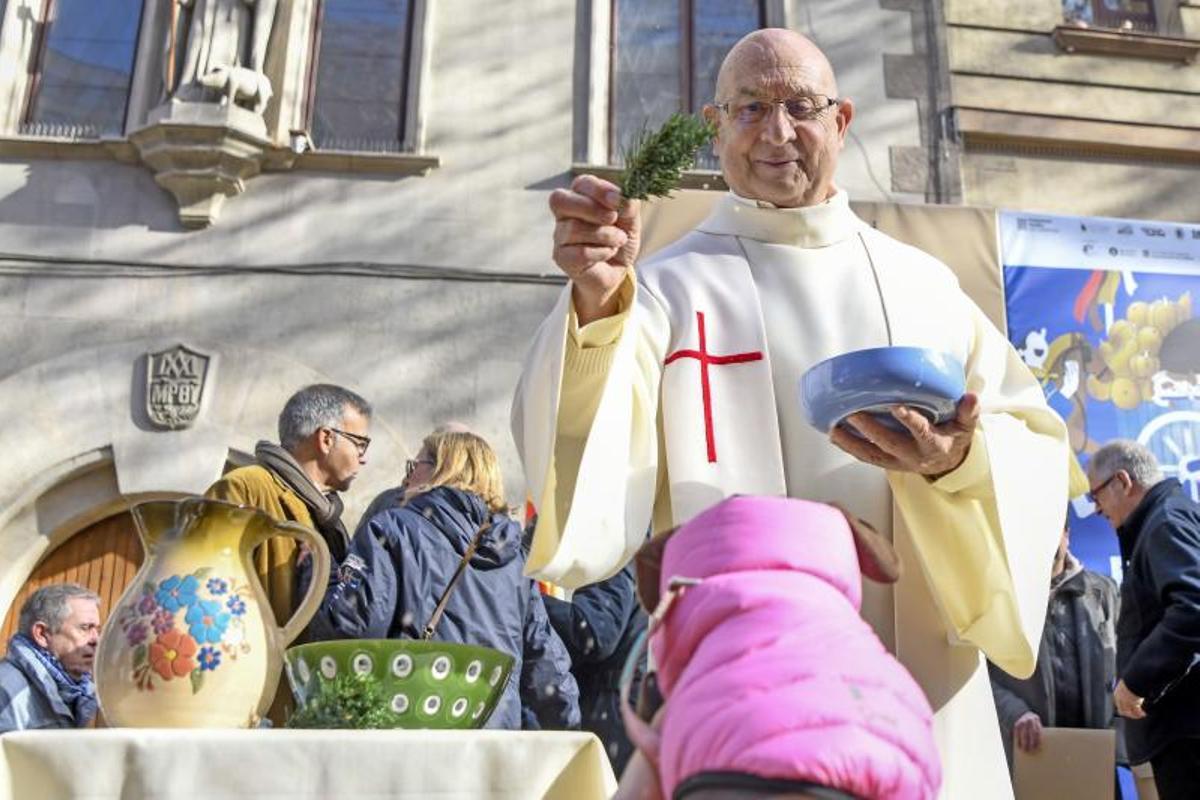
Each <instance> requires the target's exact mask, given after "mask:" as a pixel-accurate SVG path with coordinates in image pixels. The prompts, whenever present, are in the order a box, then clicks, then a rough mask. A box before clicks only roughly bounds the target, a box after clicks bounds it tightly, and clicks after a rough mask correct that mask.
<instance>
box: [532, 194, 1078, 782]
mask: <svg viewBox="0 0 1200 800" xmlns="http://www.w3.org/2000/svg"><path fill="white" fill-rule="evenodd" d="M625 299H626V300H627V302H628V310H627V311H626V312H624V313H623V314H621V315H619V316H618V317H616V318H613V319H611V320H606V321H603V322H602V323H594V324H593V325H592V326H588V328H586V329H584V330H583V331H575V330H573V328H572V325H573V320H572V319H571V317H572V315H571V313H570V293H569V290H568V291H566V292H564V294H563V295H562V297H560V300H559V303H558V305H557V307H556V309H555V311H554V312H553V313H552V314H551V316H550V317H549V318H548V319H547V320H546V322H545V323H544V324H543V326H542V328H541V329H540V330H539V333H538V335H537V337H536V338H535V341H534V343H533V347H532V349H531V352H530V355H529V359H528V361H527V363H526V368H525V372H524V374H523V376H522V381H521V384H520V386H519V387H518V392H517V398H516V402H515V405H514V409H513V423H514V434H515V437H516V441H517V445H518V447H519V448H520V450H521V453H522V458H523V460H524V463H525V467H526V475H527V479H528V481H529V486H530V491H531V493H532V496H533V497H534V499H535V501H540V502H539V510H540V512H541V513H540V517H539V522H538V528H537V531H536V534H535V538H534V545H533V552H532V553H531V557H530V560H529V564H530V569H531V571H533V572H534V573H535V574H537V575H539V576H541V577H545V578H547V579H549V580H553V581H557V582H560V583H563V584H565V585H568V586H578V585H582V584H584V583H588V582H591V581H594V580H598V579H600V578H602V577H604V576H606V575H608V574H611V573H612V572H614V571H615V570H617V569H618V568H619V567H620V566H621V565H622V564H623V563H624V562H625V560H627V559H628V558H629V557H630V556H631V555H632V552H633V551H634V550H636V548H637V546H638V545H639V544H640V541H641V538H642V535H643V534H644V532H645V531H646V529H647V526H648V525H649V524H650V521H651V518H652V514H653V518H654V521H655V527H656V528H657V529H661V528H663V527H665V526H666V525H668V524H678V523H680V522H683V521H686V520H687V519H689V518H690V517H692V516H694V515H695V514H697V513H699V512H700V511H702V510H703V509H704V508H707V507H708V506H710V505H711V504H713V503H715V502H717V501H718V500H720V499H721V498H723V497H726V496H728V495H730V494H735V493H754V494H775V495H778V494H787V495H789V496H792V497H799V498H805V499H812V500H823V501H837V502H839V503H842V504H844V505H845V506H846V507H847V508H849V509H850V510H851V511H853V512H854V513H856V514H857V515H859V516H861V517H863V518H864V519H866V520H868V521H869V522H871V523H872V524H874V525H875V526H876V527H877V528H878V529H880V530H881V531H883V532H885V534H891V535H893V536H894V539H895V542H896V546H897V549H898V551H899V552H900V554H901V557H902V558H903V559H904V561H905V575H904V577H902V578H901V581H900V583H898V584H897V585H896V587H895V590H894V591H893V590H892V589H890V588H882V587H876V586H875V585H874V584H872V583H871V582H869V581H867V582H865V585H864V608H863V615H864V617H866V618H867V619H868V620H869V621H870V622H871V623H872V625H873V626H874V627H875V629H876V631H877V632H878V633H879V635H880V638H882V639H883V640H884V642H885V643H887V644H889V646H891V647H892V648H893V649H894V650H895V651H896V652H897V654H898V656H899V657H900V659H901V661H903V662H904V663H905V665H906V666H907V667H908V668H909V670H910V671H912V672H913V674H914V676H915V677H916V678H917V680H918V682H920V683H921V685H922V687H923V688H924V689H925V692H926V694H927V695H928V696H929V698H930V702H931V704H932V705H933V706H934V708H935V710H936V711H937V723H936V724H937V734H938V742H939V747H940V748H941V749H942V754H943V771H944V787H943V792H942V796H943V797H949V798H958V797H964V796H968V794H967V793H968V792H970V796H972V797H976V798H988V797H1010V796H1011V790H1010V789H1009V782H1008V775H1007V771H1006V769H1005V765H1004V757H1003V751H1002V749H1001V747H1000V741H999V733H998V729H997V725H996V719H995V711H994V708H993V706H992V700H991V692H990V687H989V685H988V679H987V671H986V669H984V667H983V661H982V658H981V656H980V654H979V649H982V650H983V651H984V652H986V653H987V654H988V656H989V657H991V658H992V659H993V660H994V661H995V662H996V663H997V664H999V665H1001V666H1002V667H1004V668H1006V669H1008V670H1010V671H1012V672H1014V673H1017V674H1028V673H1029V672H1030V671H1032V669H1033V666H1034V663H1035V649H1036V646H1037V642H1038V641H1039V639H1040V636H1041V627H1042V623H1043V620H1044V614H1045V608H1046V605H1045V604H1046V594H1047V590H1048V585H1049V575H1050V565H1051V561H1052V556H1053V553H1054V550H1055V548H1056V546H1057V542H1058V538H1059V533H1060V532H1061V525H1062V519H1063V514H1064V512H1065V505H1066V497H1067V488H1066V481H1067V470H1066V463H1067V449H1066V438H1065V437H1066V433H1065V429H1064V427H1063V425H1062V423H1061V421H1060V420H1059V418H1058V417H1057V416H1055V415H1054V414H1053V413H1052V412H1051V411H1050V410H1049V409H1048V407H1047V406H1046V405H1045V402H1044V400H1043V397H1042V394H1041V390H1040V388H1039V387H1038V385H1037V383H1036V381H1035V380H1034V379H1033V377H1032V376H1031V375H1030V374H1029V373H1028V371H1027V370H1026V368H1025V367H1024V365H1023V364H1022V363H1021V361H1020V359H1019V357H1018V356H1017V355H1016V353H1015V352H1014V351H1013V350H1012V348H1011V347H1010V346H1009V345H1008V342H1007V341H1006V340H1005V339H1004V337H1003V336H1002V335H1001V334H1000V333H999V332H998V331H997V330H996V329H995V328H994V327H993V326H992V325H991V323H990V322H988V321H987V320H986V318H985V317H984V315H983V314H982V312H980V311H979V310H978V308H976V307H975V305H974V304H973V303H972V302H971V301H970V300H969V299H968V298H967V297H966V296H965V295H964V294H963V293H962V292H961V291H960V290H959V288H958V285H957V282H956V281H955V279H954V277H953V275H952V274H951V272H950V271H949V270H948V269H947V268H946V267H945V265H943V264H941V263H940V262H938V261H936V260H935V259H933V258H932V257H930V256H928V255H927V254H925V253H923V252H921V251H919V250H916V249H914V248H911V247H908V246H906V245H903V244H900V243H899V242H896V241H894V240H892V239H890V238H888V237H886V236H884V235H883V234H880V233H878V232H877V231H874V230H873V229H871V228H870V227H869V226H867V225H865V223H863V222H862V221H861V220H859V219H858V218H857V217H856V216H855V215H854V214H853V212H851V211H850V209H849V206H848V202H847V200H846V197H845V194H844V193H838V194H837V195H835V196H834V197H833V198H831V199H830V200H829V201H827V202H826V203H824V204H821V205H819V206H814V207H809V208H803V209H786V210H784V209H774V208H760V207H758V206H757V205H756V204H754V203H752V202H749V201H745V200H742V199H740V198H736V197H734V196H732V195H729V196H726V197H725V198H723V199H722V200H721V201H720V202H719V203H718V204H717V207H716V208H715V209H714V211H713V213H712V214H711V215H710V216H709V217H708V219H706V220H705V221H704V222H703V223H701V224H700V225H699V226H697V228H696V229H695V230H693V231H692V232H691V233H689V234H687V235H686V236H685V237H684V238H683V239H681V240H680V241H678V242H676V243H675V244H673V245H671V246H670V247H668V248H666V249H665V250H663V251H661V252H660V253H658V254H656V255H655V256H654V257H653V258H651V259H649V260H648V261H647V262H646V263H645V264H643V265H640V266H639V267H638V275H637V282H636V286H630V287H629V288H628V291H627V293H626V297H625ZM606 329H607V331H608V332H607V333H606V332H605V331H606ZM887 344H896V345H919V346H925V347H932V348H935V349H938V350H941V351H944V352H948V353H950V354H952V355H953V356H955V357H956V358H957V359H958V360H959V361H960V362H962V363H963V364H964V365H965V366H966V369H967V384H968V389H969V390H970V391H973V392H976V393H978V394H979V395H980V398H981V400H982V404H983V412H984V415H983V419H982V421H981V424H980V427H979V430H978V431H977V433H976V437H975V440H974V442H973V444H972V447H971V452H970V454H969V455H968V458H967V460H966V461H965V462H964V463H963V464H962V466H960V467H959V468H958V469H957V470H955V471H954V472H953V473H951V474H949V475H947V476H945V477H943V478H942V479H941V480H939V481H937V482H935V483H931V482H929V481H927V480H925V479H924V478H923V477H921V476H919V475H913V474H909V473H885V472H884V471H883V470H880V469H878V468H875V467H872V466H870V465H866V464H862V463H860V462H858V461H856V460H855V459H853V458H851V457H850V456H848V455H846V454H845V453H843V452H842V451H841V450H838V449H837V448H836V447H834V446H833V445H831V444H830V443H829V441H828V439H827V437H826V436H824V435H823V434H820V433H818V432H816V431H814V430H812V429H811V428H809V427H808V425H807V424H806V423H805V422H804V417H803V412H802V408H801V405H800V396H799V378H800V376H801V375H802V374H803V372H804V370H806V369H807V368H808V367H809V366H811V365H813V364H815V363H817V362H818V361H820V360H823V359H825V358H828V357H830V356H833V355H837V354H839V353H842V352H846V351H849V350H856V349H861V348H865V347H877V346H884V345H887ZM589 345H596V346H589ZM894 520H895V523H896V524H895V525H893V521H894Z"/></svg>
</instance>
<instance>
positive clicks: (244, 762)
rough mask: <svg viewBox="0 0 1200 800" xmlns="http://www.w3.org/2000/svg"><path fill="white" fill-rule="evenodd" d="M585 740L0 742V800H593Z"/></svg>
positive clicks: (318, 735)
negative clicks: (93, 799)
mask: <svg viewBox="0 0 1200 800" xmlns="http://www.w3.org/2000/svg"><path fill="white" fill-rule="evenodd" d="M615 790H616V780H615V779H614V777H613V773H612V769H611V767H610V766H609V763H608V759H607V758H606V757H605V755H604V748H603V746H602V745H601V744H600V741H599V740H598V739H597V738H596V737H595V736H593V735H592V734H590V733H559V732H533V731H529V732H523V731H315V730H236V731H214V730H160V729H136V728H126V729H118V728H112V729H102V730H80V731H74V730H72V731H22V732H18V733H9V734H4V735H3V736H0V800H58V799H59V798H64V799H65V798H80V799H81V800H82V798H88V800H92V798H95V799H96V800H99V799H100V798H106V799H107V798H112V800H118V798H119V800H184V798H202V799H203V800H226V799H227V798H261V800H274V799H276V798H277V799H278V800H306V799H307V798H311V799H312V800H318V799H319V800H329V799H330V798H348V800H349V799H351V798H352V799H353V800H374V799H375V798H378V799H379V800H383V798H388V799H389V800H393V799H394V798H414V800H415V799H416V798H434V799H435V800H451V799H457V798H461V800H478V799H479V798H512V799H513V800H517V799H518V798H519V800H529V799H531V798H546V800H557V799H558V798H562V800H593V798H595V800H599V799H600V798H607V797H608V796H609V795H611V794H612V793H613V792H614V791H615Z"/></svg>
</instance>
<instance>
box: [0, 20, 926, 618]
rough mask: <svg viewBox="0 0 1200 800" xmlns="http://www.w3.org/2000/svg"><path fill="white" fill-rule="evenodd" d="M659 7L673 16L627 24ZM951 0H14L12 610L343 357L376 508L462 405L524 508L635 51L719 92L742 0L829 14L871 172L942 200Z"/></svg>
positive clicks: (203, 482) (8, 63)
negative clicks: (548, 365)
mask: <svg viewBox="0 0 1200 800" xmlns="http://www.w3.org/2000/svg"><path fill="white" fill-rule="evenodd" d="M657 6H662V7H663V8H667V12H666V13H665V17H664V19H666V20H667V22H666V23H659V22H655V21H654V20H649V21H646V20H642V23H641V27H640V28H638V27H637V25H634V26H633V27H632V28H630V27H622V25H623V24H624V23H625V22H629V21H630V17H629V15H634V16H635V17H636V15H637V14H649V13H650V12H649V11H646V9H651V10H654V8H655V7H657ZM734 6H739V7H740V9H741V10H740V11H739V12H738V13H740V14H741V16H740V17H738V16H737V14H735V13H734V11H730V9H732V8H734ZM735 10H737V9H735ZM658 11H662V8H658ZM122 15H125V16H122ZM206 15H208V16H206ZM623 15H624V16H623ZM926 16H927V14H926V9H925V8H924V7H923V4H921V3H917V2H914V1H913V0H837V1H836V2H826V3H820V4H816V3H810V2H806V1H805V0H763V2H757V0H750V2H747V3H740V4H739V3H728V4H726V3H707V2H703V0H655V2H654V3H650V2H626V0H521V2H515V0H513V1H507V2H487V3H484V2H476V0H354V2H345V0H255V1H254V2H250V3H247V2H244V0H186V1H185V2H180V0H145V2H135V0H0V320H2V322H3V324H2V325H0V404H3V407H4V410H5V414H4V416H5V418H6V420H7V422H8V424H6V425H4V426H0V452H3V454H4V457H3V459H0V609H6V610H8V611H9V612H11V611H12V606H13V605H14V603H15V602H19V601H20V599H21V597H22V596H23V595H24V593H25V592H26V591H28V590H29V588H31V587H32V586H35V585H37V584H38V583H42V582H47V581H50V580H61V579H64V578H65V579H73V580H80V581H82V582H85V583H88V584H90V585H93V586H95V587H97V588H99V589H101V590H102V594H104V599H105V609H107V607H108V606H109V604H110V603H112V602H114V601H115V600H116V598H117V595H118V594H119V590H120V588H121V587H123V586H124V584H125V582H127V581H128V579H130V578H131V577H132V574H133V570H134V569H135V568H136V565H137V563H138V562H139V561H140V552H139V551H138V548H137V547H136V546H135V545H131V544H130V541H131V539H132V538H133V537H134V534H133V531H132V527H131V525H130V524H129V517H128V514H127V513H126V510H127V509H128V507H129V506H130V504H132V503H135V502H137V501H139V500H141V499H147V498H156V497H179V496H183V495H186V494H189V493H195V492H200V491H203V489H204V488H205V487H206V486H207V485H208V484H209V483H210V482H211V481H213V480H214V479H215V478H217V477H218V476H219V475H220V474H221V473H222V471H224V470H225V469H227V468H229V467H230V466H231V465H237V464H241V463H245V462H246V461H247V460H248V458H249V457H250V456H249V454H250V453H252V451H253V447H254V443H255V441H256V440H258V439H260V438H272V439H273V438H274V436H275V419H276V415H277V414H278V411H279V408H280V406H281V404H282V403H283V401H284V400H285V399H286V398H287V396H288V395H289V394H290V393H291V392H292V391H294V390H295V389H297V388H299V387H300V386H303V385H305V384H308V383H312V382H317V381H328V382H334V383H339V384H343V385H346V386H349V387H352V388H354V389H355V390H357V391H359V392H360V393H362V394H363V395H364V396H366V397H367V398H368V399H370V400H371V401H372V402H373V403H374V404H375V407H376V417H375V421H374V426H373V430H372V434H373V436H374V438H375V444H374V445H373V446H372V448H371V451H370V459H371V460H370V464H369V465H368V466H367V467H366V468H365V469H364V470H363V472H362V474H361V476H360V478H359V480H358V482H357V483H356V484H355V486H354V488H353V489H352V491H351V492H350V494H349V497H348V501H349V503H348V514H347V516H348V518H349V520H350V522H351V523H353V521H354V519H355V518H356V517H357V514H358V513H359V512H360V511H361V509H362V508H365V506H366V504H367V502H369V501H370V499H371V498H372V497H373V496H374V495H375V494H376V493H377V492H378V491H380V490H382V489H384V488H387V487H390V486H393V485H395V484H396V483H397V482H398V481H399V480H400V477H401V472H402V468H403V464H404V460H405V459H406V458H407V457H410V456H411V455H412V453H413V451H414V449H415V448H416V446H417V445H418V444H419V441H420V438H421V436H422V435H423V434H424V433H425V432H427V431H428V430H429V429H431V428H432V427H433V426H434V425H436V424H438V423H440V422H443V421H446V420H450V419H455V420H461V421H464V422H466V423H468V424H470V425H471V426H473V427H474V428H475V429H477V430H478V431H480V432H481V433H482V434H483V435H485V436H486V437H487V438H489V439H490V440H491V441H492V442H493V443H494V444H495V445H496V446H497V449H498V450H499V452H500V453H501V457H502V465H503V468H504V471H505V475H506V481H507V486H508V490H509V494H510V499H511V500H513V501H514V503H519V502H520V501H521V500H522V499H523V493H524V488H523V483H524V482H523V478H522V476H521V473H520V465H519V463H518V460H517V458H516V454H515V450H514V447H513V445H512V442H511V437H510V435H509V432H508V415H509V404H510V400H511V395H512V389H513V387H514V385H515V382H516V379H517V375H518V372H519V370H520V366H521V360H522V357H523V354H524V349H525V346H526V344H527V342H528V341H529V338H530V335H531V333H532V331H533V329H534V328H535V326H536V325H537V324H538V323H539V321H540V320H541V318H542V316H543V315H544V314H545V313H546V311H547V310H548V309H549V307H550V306H551V305H552V302H553V299H554V297H555V296H556V294H557V293H558V292H559V291H560V290H561V285H562V284H561V280H560V279H559V277H558V275H557V274H556V271H555V268H554V266H553V264H552V263H551V262H550V259H549V252H550V239H551V228H552V226H551V221H550V218H549V215H548V213H547V211H546V198H547V194H548V193H549V191H550V190H552V189H553V188H555V187H559V186H565V185H567V184H568V183H569V181H570V180H571V179H572V177H573V176H574V175H575V174H577V173H578V172H580V171H582V170H589V169H591V170H596V171H599V172H604V171H605V170H606V168H609V167H610V166H611V164H612V162H613V153H614V152H615V151H616V149H617V148H616V147H614V144H615V142H614V138H616V136H615V134H614V133H613V131H612V127H611V126H612V124H613V122H612V121H613V119H614V117H615V111H616V106H617V105H618V103H619V104H620V105H621V106H622V107H624V105H625V103H626V99H624V98H618V99H616V100H614V93H616V91H617V90H615V89H614V84H616V83H618V82H619V81H620V80H622V79H623V78H622V76H621V75H620V74H616V73H615V72H614V69H615V66H614V59H615V58H617V57H618V56H621V57H624V58H626V59H627V62H628V64H629V65H632V66H629V67H628V68H629V69H631V70H633V74H634V77H635V78H636V77H637V75H638V72H637V70H638V69H640V67H639V66H638V65H639V63H641V62H639V58H641V56H640V55H639V53H641V54H642V55H644V54H645V52H651V51H652V50H653V48H656V47H660V46H661V45H662V43H663V42H664V41H666V42H668V43H670V42H674V45H673V46H674V48H675V50H674V51H672V52H674V53H676V56H672V58H675V59H676V62H678V63H680V64H682V65H683V66H681V67H680V68H679V69H680V73H681V74H682V75H683V76H684V77H683V79H682V81H681V82H682V83H683V84H689V81H690V85H691V88H692V89H693V90H694V91H692V94H693V97H692V102H695V101H696V99H697V97H699V94H701V93H702V92H703V82H704V80H705V75H709V77H710V78H711V69H710V68H709V67H708V66H706V65H711V64H712V63H714V59H718V60H719V52H715V51H716V50H718V49H719V47H718V46H719V45H721V43H722V42H728V41H731V40H732V39H735V38H736V37H737V35H740V33H741V32H742V31H739V30H732V29H729V26H730V25H732V26H733V27H736V26H737V25H745V24H747V23H746V22H745V20H746V19H753V22H752V23H750V24H751V27H754V26H757V25H783V26H787V27H791V28H795V29H797V30H801V31H804V32H807V33H809V34H810V35H812V36H813V37H814V38H816V39H817V41H818V42H819V43H820V44H821V45H822V46H823V47H824V48H825V49H826V50H827V52H828V53H829V54H830V56H831V58H832V60H833V62H834V65H835V68H836V70H837V72H838V75H839V78H840V80H841V91H842V93H843V94H845V95H848V96H851V97H854V98H855V100H856V101H857V103H858V114H857V117H856V120H855V125H854V128H853V132H854V134H853V137H852V138H851V140H850V142H849V143H848V145H847V152H846V153H845V155H844V157H843V169H842V171H841V173H840V175H839V181H840V183H841V185H842V186H843V187H844V188H845V189H847V190H848V191H849V192H850V194H851V196H852V197H854V198H856V199H859V200H866V201H874V202H878V203H893V202H913V201H917V202H919V201H922V200H924V199H926V197H932V196H935V195H936V193H935V192H933V190H931V189H930V188H929V181H930V180H931V178H930V176H931V175H933V174H934V172H935V171H934V170H931V169H930V168H929V165H928V163H927V162H928V161H929V159H928V158H927V157H926V156H925V155H923V153H924V152H925V150H926V149H927V148H928V146H929V143H930V142H932V141H933V139H932V135H931V128H930V123H929V121H928V119H927V118H933V117H936V115H937V113H938V111H937V109H936V103H933V102H932V101H931V100H930V96H931V95H930V92H931V86H932V85H933V84H931V82H930V81H929V80H928V76H929V74H930V70H931V67H930V59H928V58H927V57H926V52H927V51H926V48H927V43H928V42H929V41H933V40H934V39H936V37H931V36H930V35H929V30H930V28H929V26H928V23H927V20H926ZM735 17H736V19H735ZM731 19H732V20H733V22H730V20H731ZM206 20H207V21H206ZM214 20H216V21H214ZM264 20H265V21H264ZM672 20H674V22H672ZM739 20H740V21H739ZM633 22H634V23H636V22H637V19H633ZM656 25H657V26H658V27H656ZM206 26H208V27H206ZM214 26H215V27H214ZM673 26H674V28H673ZM706 26H707V27H706ZM723 26H725V27H723ZM672 29H674V32H673V33H672V32H671V31H672ZM664 30H665V31H666V33H664ZM631 31H632V32H631ZM385 34H386V35H385ZM664 35H665V36H666V37H667V38H666V39H663V38H661V37H662V36H664ZM388 37H390V38H388ZM622 37H624V38H622ZM731 37H732V38H731ZM639 48H641V50H639ZM614 53H616V54H617V55H616V56H614V55H613V54H614ZM714 53H715V54H714ZM658 54H659V55H660V56H661V52H659V53H658ZM673 63H674V62H673ZM259 66H261V69H258V68H257V67H259ZM660 66H661V65H660ZM657 68H658V67H653V68H647V69H649V70H650V71H649V72H647V74H648V75H650V74H651V73H652V72H653V69H657ZM671 69H674V67H670V68H669V69H668V73H670V70H671ZM672 76H673V73H670V74H668V76H667V77H666V78H663V76H662V75H661V74H660V75H658V77H657V78H656V80H658V82H659V83H660V84H662V85H664V86H667V87H668V90H670V85H671V84H672V81H674V80H675V78H674V77H672ZM627 78H628V76H625V79H627ZM647 80H649V78H647ZM264 81H265V83H264ZM627 83H628V81H627ZM622 85H626V84H622ZM631 85H634V86H638V85H641V83H639V81H638V80H634V81H633V82H632V84H631ZM697 86H699V87H700V88H699V89H696V88H695V87H697ZM643 99H644V98H643ZM699 99H700V100H703V99H704V98H702V97H700V98H699ZM381 131H382V133H381ZM689 181H690V182H691V183H692V184H693V185H698V186H704V185H707V186H709V187H711V188H719V186H720V182H719V179H718V178H717V176H716V175H715V174H714V173H712V172H703V171H700V172H697V173H695V174H694V175H692V176H690V178H689ZM9 616H10V623H11V616H12V615H11V613H10V614H9ZM9 630H11V627H9V628H6V629H5V633H7V632H8V631H9Z"/></svg>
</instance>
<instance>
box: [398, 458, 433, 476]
mask: <svg viewBox="0 0 1200 800" xmlns="http://www.w3.org/2000/svg"><path fill="white" fill-rule="evenodd" d="M418 464H424V465H425V466H427V467H434V466H437V463H436V462H434V461H430V460H429V459H427V458H410V459H409V460H408V461H405V462H404V478H405V480H407V479H408V478H410V477H412V474H413V473H414V472H415V471H416V469H417V465H418Z"/></svg>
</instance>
